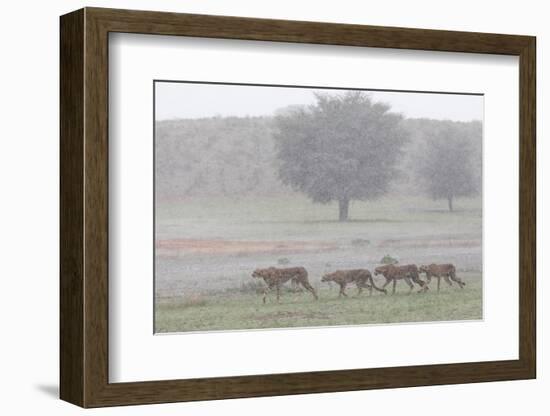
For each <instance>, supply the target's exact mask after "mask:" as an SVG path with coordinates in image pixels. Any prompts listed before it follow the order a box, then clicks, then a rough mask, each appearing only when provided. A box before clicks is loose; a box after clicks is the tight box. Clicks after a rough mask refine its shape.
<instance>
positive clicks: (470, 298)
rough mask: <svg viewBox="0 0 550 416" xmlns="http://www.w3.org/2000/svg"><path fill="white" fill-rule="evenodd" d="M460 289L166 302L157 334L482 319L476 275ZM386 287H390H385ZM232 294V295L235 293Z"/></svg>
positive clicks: (246, 294) (246, 293)
mask: <svg viewBox="0 0 550 416" xmlns="http://www.w3.org/2000/svg"><path fill="white" fill-rule="evenodd" d="M461 276H462V278H463V279H464V281H465V282H466V283H467V285H466V287H465V288H464V289H463V290H460V289H459V288H458V287H457V286H456V285H454V286H453V287H449V286H447V284H446V283H445V282H443V281H442V282H441V291H440V292H439V293H438V292H437V289H436V288H437V285H436V281H434V280H432V283H431V289H430V290H429V291H428V292H427V293H417V292H416V289H415V291H414V292H412V293H410V294H409V293H408V287H407V286H406V285H405V283H403V282H399V283H398V285H397V291H396V294H395V295H391V294H388V295H384V294H381V293H377V292H373V295H372V296H369V295H368V292H367V291H363V293H362V294H361V295H360V296H357V295H356V293H357V290H356V288H355V287H353V286H349V287H348V289H347V293H348V298H338V289H337V287H336V286H333V287H332V288H328V287H327V286H322V287H321V289H320V290H319V300H318V301H315V300H313V297H312V296H311V295H310V294H309V293H307V292H302V293H293V292H291V291H288V290H287V291H284V292H283V293H282V295H281V301H280V303H277V302H276V300H275V296H274V295H272V296H271V297H270V298H268V301H267V303H266V304H265V305H264V304H263V303H262V295H261V294H259V293H255V291H254V290H241V291H226V292H225V293H217V294H211V295H209V296H197V295H193V296H189V297H183V298H179V299H174V298H172V299H165V300H162V301H160V302H158V303H157V310H156V332H181V331H214V330H235V329H253V328H289V327H312V326H331V325H365V324H379V323H396V322H434V321H451V320H475V319H481V318H482V316H481V315H482V283H481V282H482V280H481V276H480V275H479V274H475V273H462V274H461ZM389 287H390V286H388V288H389ZM235 292H236V293H235Z"/></svg>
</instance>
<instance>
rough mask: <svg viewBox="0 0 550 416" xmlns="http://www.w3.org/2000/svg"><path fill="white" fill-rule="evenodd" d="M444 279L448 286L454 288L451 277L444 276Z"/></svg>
mask: <svg viewBox="0 0 550 416" xmlns="http://www.w3.org/2000/svg"><path fill="white" fill-rule="evenodd" d="M443 279H445V281H446V282H447V284H448V285H449V286H452V285H453V282H451V279H449V276H447V275H444V276H443ZM459 286H460V285H459Z"/></svg>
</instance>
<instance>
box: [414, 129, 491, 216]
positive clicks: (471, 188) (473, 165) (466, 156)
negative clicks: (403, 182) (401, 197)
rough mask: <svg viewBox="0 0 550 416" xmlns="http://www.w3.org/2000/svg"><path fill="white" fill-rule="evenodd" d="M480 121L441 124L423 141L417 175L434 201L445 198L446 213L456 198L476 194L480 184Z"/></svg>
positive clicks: (451, 207) (417, 164)
mask: <svg viewBox="0 0 550 416" xmlns="http://www.w3.org/2000/svg"><path fill="white" fill-rule="evenodd" d="M481 135H482V128H481V123H480V122H472V123H460V122H451V121H444V122H440V123H439V128H434V129H433V130H432V131H431V133H429V134H428V135H427V136H426V138H425V146H424V148H423V151H422V153H421V155H420V156H419V157H418V158H417V161H416V162H417V163H416V167H417V174H418V176H419V178H420V180H421V184H422V186H423V187H424V190H425V191H426V192H427V193H428V194H429V195H430V196H431V197H432V198H433V199H434V200H437V199H446V200H447V205H448V207H449V211H453V201H454V199H455V198H457V197H465V196H472V195H476V194H477V193H479V191H480V185H481Z"/></svg>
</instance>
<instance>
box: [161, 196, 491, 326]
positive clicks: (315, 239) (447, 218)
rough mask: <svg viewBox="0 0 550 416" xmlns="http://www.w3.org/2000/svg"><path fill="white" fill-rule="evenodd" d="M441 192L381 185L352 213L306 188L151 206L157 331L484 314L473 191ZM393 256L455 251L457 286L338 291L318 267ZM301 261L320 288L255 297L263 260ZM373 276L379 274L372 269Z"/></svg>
mask: <svg viewBox="0 0 550 416" xmlns="http://www.w3.org/2000/svg"><path fill="white" fill-rule="evenodd" d="M455 208H456V210H455V211H454V212H448V210H447V209H446V204H445V202H441V201H432V200H429V199H426V198H423V197H414V196H407V197H403V196H400V197H397V196H393V197H387V198H383V199H380V200H378V201H375V202H353V203H352V204H351V207H350V221H348V222H338V221H337V220H336V219H337V215H338V212H337V207H336V204H327V205H321V204H314V203H312V202H311V201H310V200H308V199H307V198H305V197H304V196H300V195H287V196H285V197H278V198H274V197H256V198H235V199H231V198H223V199H218V198H194V199H190V200H185V201H177V202H166V201H164V202H162V203H159V204H157V207H156V230H155V237H156V257H155V325H156V332H180V331H204V330H232V329H251V328H276V327H291V326H294V327H307V326H319V325H321V326H327V325H356V324H372V323H390V322H421V321H422V322H423V321H437V320H445V321H448V320H467V319H479V318H480V317H481V311H482V308H481V297H482V290H481V288H482V283H481V282H482V276H481V271H482V267H481V265H482V246H481V241H482V240H481V237H482V235H481V224H482V222H481V220H482V211H481V200H480V198H474V199H460V200H457V201H456V203H455ZM387 254H389V255H391V256H392V257H394V258H397V259H398V260H399V262H400V263H401V264H407V263H415V264H418V265H420V264H430V263H453V264H455V266H456V268H457V271H458V275H459V276H460V277H462V278H465V280H466V282H467V286H466V289H464V290H463V291H460V290H459V289H458V288H457V287H456V286H454V287H447V286H446V284H445V283H444V282H442V290H441V293H439V294H437V292H436V290H433V289H434V288H435V282H432V290H431V291H430V292H428V293H426V294H416V293H413V294H411V295H408V294H407V291H408V287H407V286H406V285H405V284H404V283H401V282H400V283H399V284H398V289H397V290H398V293H397V294H396V295H395V296H391V295H388V296H384V295H382V294H380V293H377V292H375V293H374V294H373V295H372V297H369V296H368V294H367V295H362V296H361V297H360V298H355V297H354V296H353V295H354V294H355V292H356V289H355V287H349V289H348V292H349V294H350V297H349V299H337V293H338V291H337V289H336V287H333V288H332V289H329V287H328V285H326V284H321V282H320V279H321V276H322V275H323V274H325V273H327V272H332V271H335V270H339V269H353V268H367V269H369V270H373V269H374V268H375V267H376V266H377V265H379V264H380V260H381V259H382V257H384V256H385V255H387ZM270 266H275V267H292V266H303V267H305V268H306V269H307V271H308V274H309V280H310V282H311V284H312V285H313V286H314V287H315V288H316V289H318V290H319V293H320V300H319V301H318V302H314V301H313V300H312V298H311V296H310V295H309V294H307V293H303V294H294V293H285V294H284V295H283V297H282V299H281V303H280V304H276V303H275V301H274V300H273V299H271V300H270V301H269V302H268V304H267V305H263V304H262V299H261V298H262V296H261V295H259V294H257V293H256V289H258V288H261V285H262V284H263V283H262V282H260V281H255V280H254V279H252V277H251V273H252V271H253V270H254V269H256V268H263V267H270ZM379 283H380V281H379Z"/></svg>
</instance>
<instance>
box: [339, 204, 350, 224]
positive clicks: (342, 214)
mask: <svg viewBox="0 0 550 416" xmlns="http://www.w3.org/2000/svg"><path fill="white" fill-rule="evenodd" d="M338 209H339V217H338V219H339V220H340V221H347V220H348V218H349V217H348V211H349V199H340V200H339V201H338Z"/></svg>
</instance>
